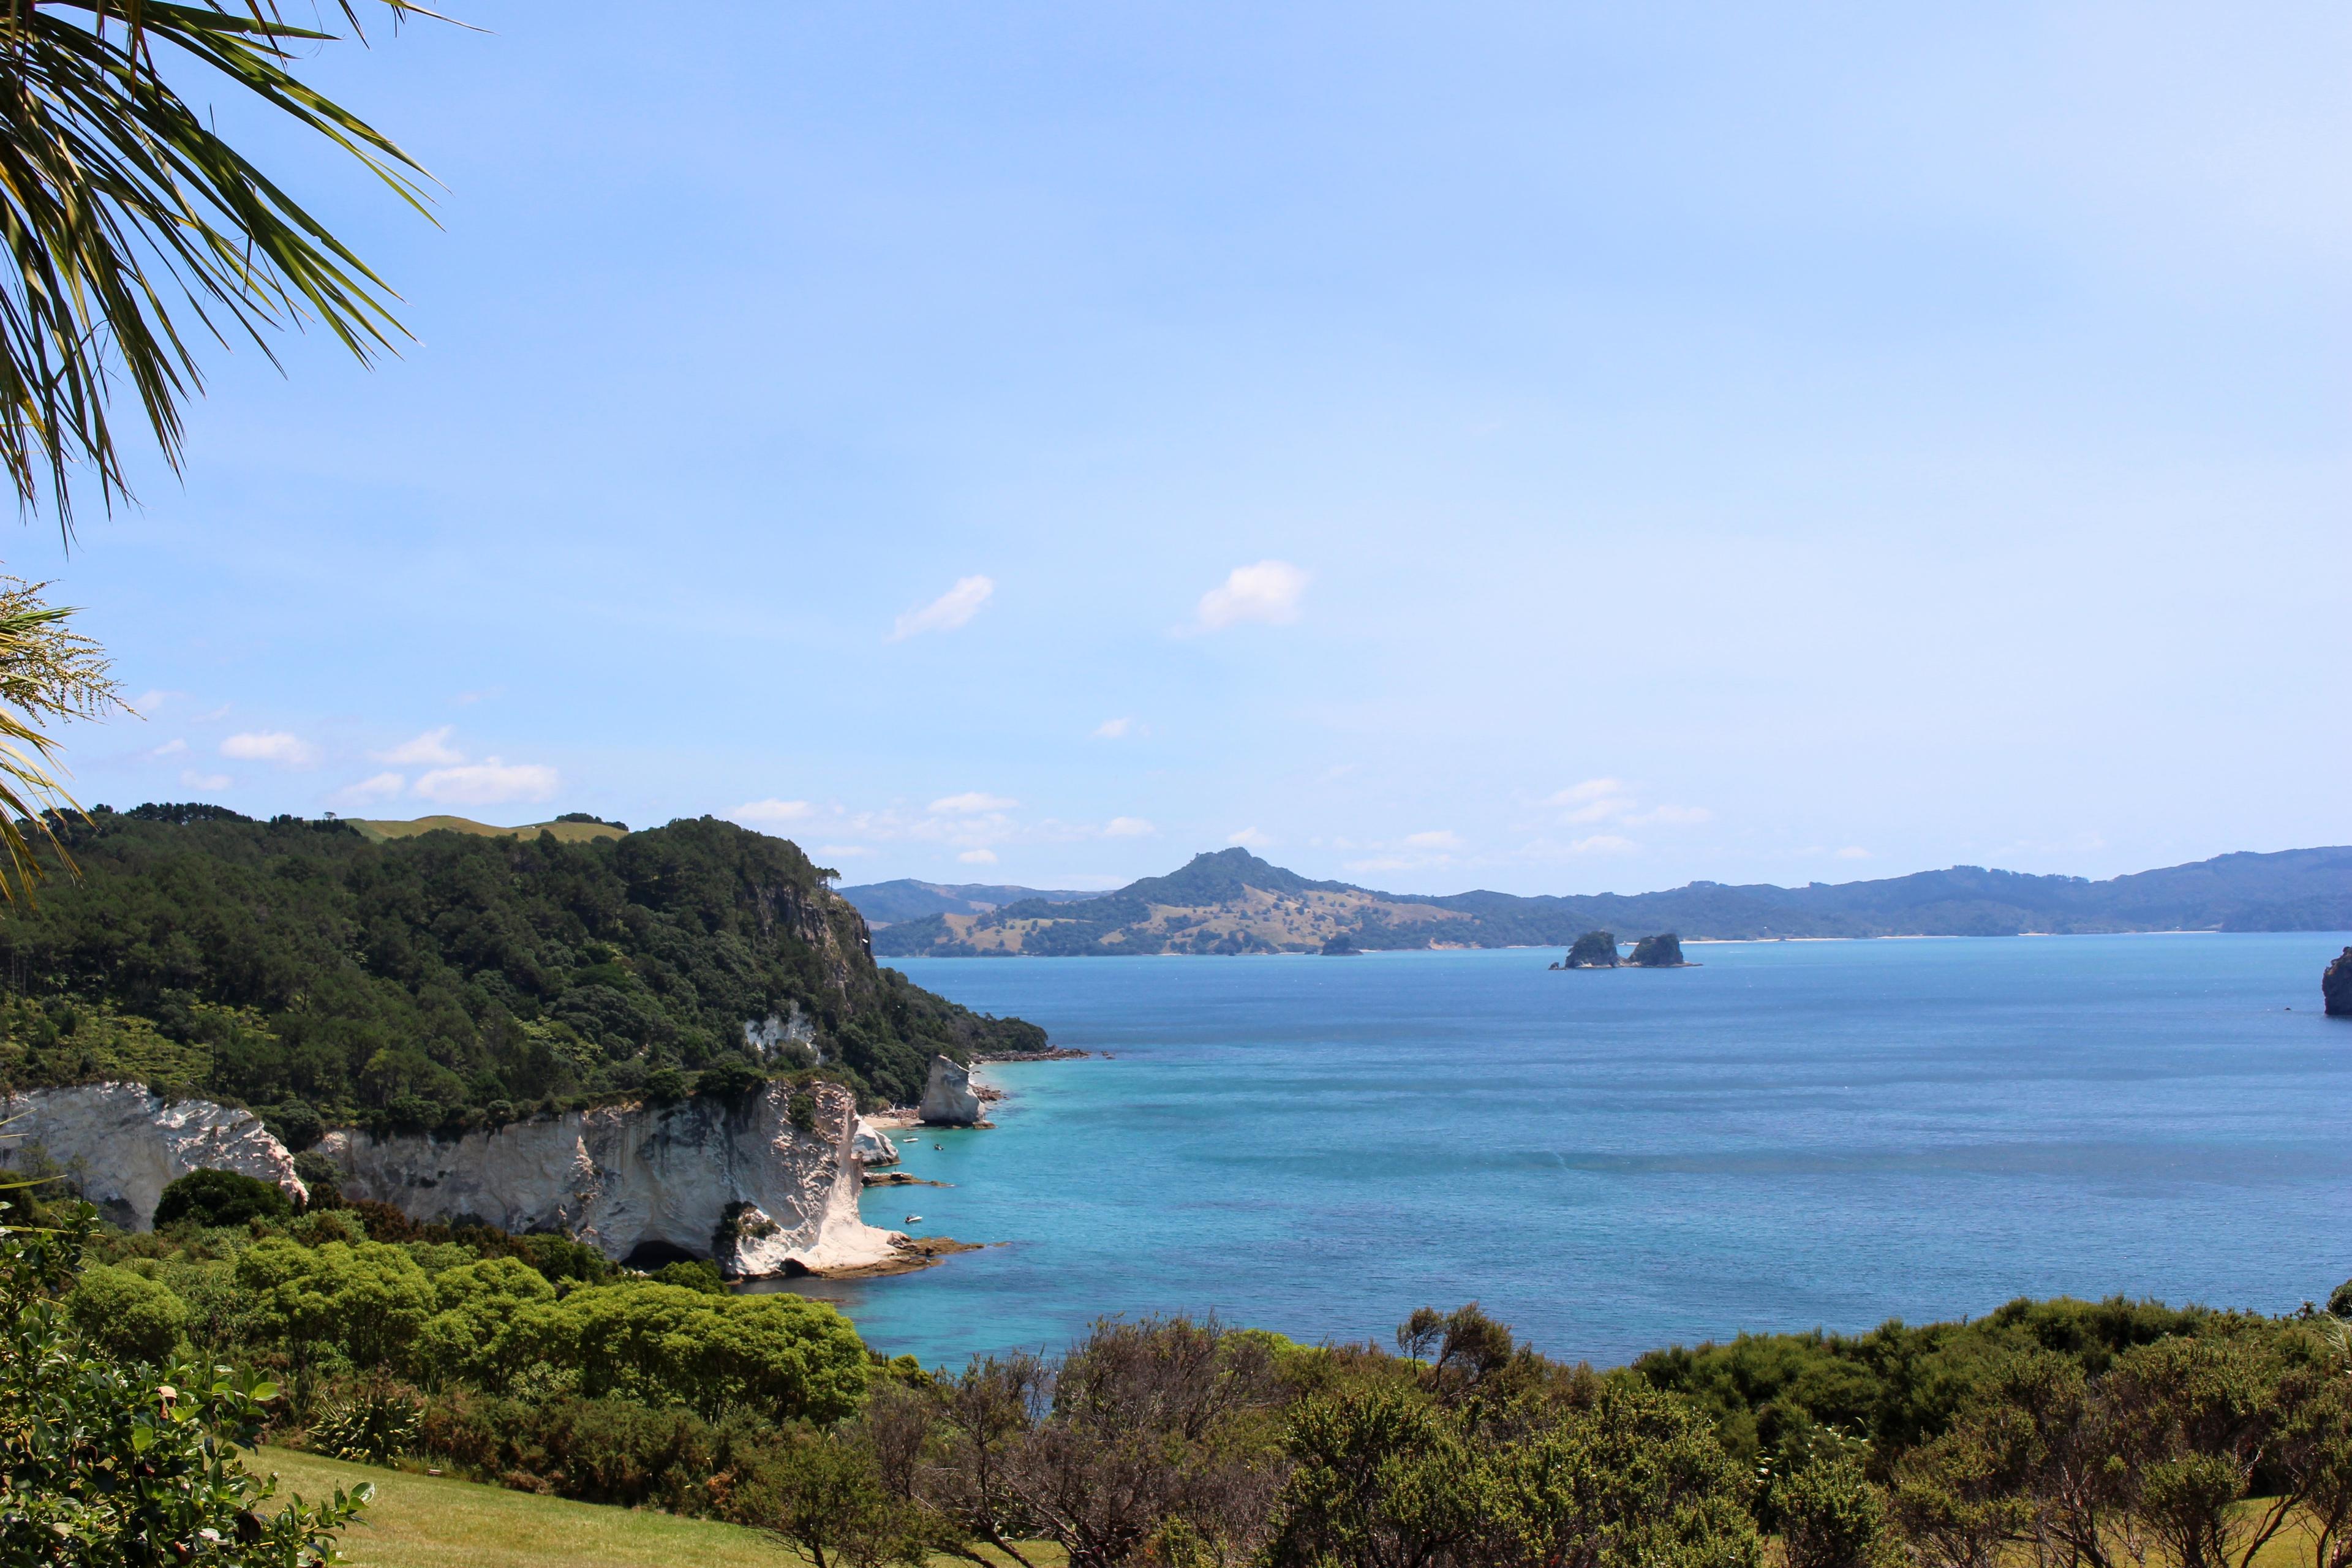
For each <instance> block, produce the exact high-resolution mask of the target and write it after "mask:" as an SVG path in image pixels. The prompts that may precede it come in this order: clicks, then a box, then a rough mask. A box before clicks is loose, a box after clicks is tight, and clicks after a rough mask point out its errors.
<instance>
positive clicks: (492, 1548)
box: [247, 1448, 1066, 1568]
mask: <svg viewBox="0 0 2352 1568" xmlns="http://www.w3.org/2000/svg"><path fill="white" fill-rule="evenodd" d="M247 1466H248V1468H251V1469H252V1470H253V1471H254V1472H255V1473H256V1474H259V1475H267V1474H268V1473H269V1472H270V1471H272V1470H275V1471H277V1472H278V1476H279V1477H280V1479H282V1480H283V1482H284V1485H283V1486H282V1487H281V1488H280V1491H281V1492H288V1491H294V1492H300V1493H301V1494H302V1496H303V1497H304V1498H305V1499H307V1500H311V1501H316V1500H318V1499H320V1497H331V1496H333V1495H334V1490H335V1489H336V1488H337V1487H339V1486H340V1487H342V1488H344V1489H350V1488H351V1487H352V1486H354V1485H356V1484H357V1483H359V1482H361V1481H370V1482H373V1484H374V1486H375V1501H374V1502H373V1503H371V1504H369V1505H368V1510H367V1512H366V1513H365V1514H364V1515H362V1518H364V1519H365V1520H366V1521H367V1522H366V1523H364V1524H359V1525H354V1526H353V1527H352V1528H351V1529H350V1530H347V1531H344V1532H343V1540H342V1550H343V1555H344V1556H345V1557H347V1558H349V1559H350V1560H351V1563H352V1568H670V1565H672V1564H675V1565H677V1568H809V1562H808V1559H807V1558H805V1557H803V1556H802V1555H801V1554H800V1553H799V1552H795V1551H793V1549H792V1548H790V1547H788V1546H786V1545H784V1544H783V1543H782V1542H778V1541H775V1540H773V1539H772V1538H770V1537H768V1536H765V1535H762V1534H761V1533H760V1532H759V1531H756V1530H746V1529H744V1528H743V1527H742V1526H740V1525H735V1524H719V1523H718V1522H716V1521H711V1520H707V1519H680V1518H678V1517H677V1515H676V1514H668V1513H656V1512H655V1511H653V1510H638V1509H628V1508H607V1507H605V1506H604V1505H602V1504H599V1503H593V1502H568V1501H566V1500H563V1499H562V1498H551V1497H540V1496H537V1495H536V1494H534V1493H531V1492H515V1491H508V1490H507V1489H505V1488H503V1487H486V1486H477V1485H476V1484H475V1483H473V1482H472V1481H453V1480H449V1479H445V1478H442V1477H436V1476H420V1475H417V1474H415V1473H414V1472H413V1471H408V1470H381V1469H378V1468H375V1467H374V1466H373V1465H353V1464H348V1463H345V1462H344V1461H343V1460H341V1459H327V1458H320V1457H319V1456H318V1455H316V1454H305V1453H302V1452H299V1450H297V1449H293V1448H264V1449H262V1450H260V1452H258V1453H257V1454H255V1455H253V1456H251V1457H250V1458H249V1459H248V1461H247ZM1022 1551H1023V1552H1024V1555H1026V1556H1027V1557H1028V1559H1029V1560H1030V1562H1031V1563H1034V1564H1035V1565H1036V1568H1064V1564H1065V1563H1066V1559H1065V1557H1064V1556H1063V1553H1062V1552H1061V1550H1060V1549H1059V1548H1058V1547H1055V1546H1049V1545H1044V1544H1036V1545H1029V1546H1024V1547H1023V1549H1022ZM981 1555H982V1556H983V1557H986V1558H988V1559H990V1560H991V1561H992V1562H1003V1568H1014V1564H1013V1563H1010V1562H1008V1561H1003V1554H1002V1553H1000V1552H997V1551H996V1549H995V1548H993V1547H986V1546H984V1547H982V1548H981ZM932 1562H933V1563H934V1564H935V1568H969V1564H966V1563H961V1560H959V1559H956V1558H950V1557H936V1558H933V1559H932Z"/></svg>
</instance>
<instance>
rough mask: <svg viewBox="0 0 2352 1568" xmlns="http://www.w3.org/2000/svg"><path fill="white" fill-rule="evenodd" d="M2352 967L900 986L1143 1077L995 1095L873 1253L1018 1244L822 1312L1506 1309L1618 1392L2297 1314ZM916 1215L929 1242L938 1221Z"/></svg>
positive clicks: (2322, 949) (1243, 970) (2285, 950)
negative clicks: (2135, 1313) (1931, 1332)
mask: <svg viewBox="0 0 2352 1568" xmlns="http://www.w3.org/2000/svg"><path fill="white" fill-rule="evenodd" d="M2347 940H2352V938H2347V937H2346V936H2343V935H2333V936H2319V935H2313V934H2310V933H2294V934H2284V935H2274V934H2253V935H2234V934H2232V935H2207V934H2198V935H2178V936H2114V937H2063V938H2009V939H1977V940H1970V939H1960V940H1935V941H1879V942H1771V943H1752V944H1750V943H1713V944H1693V945H1692V946H1691V948H1690V949H1689V956H1691V957H1692V958H1694V959H1696V960H1697V961H1698V962H1699V964H1700V967H1697V968H1691V969H1680V970H1667V971H1630V970H1620V971H1613V972H1612V971H1601V972H1590V973H1588V972H1558V973H1556V972H1551V971H1549V970H1548V969H1547V968H1546V964H1547V963H1549V961H1550V960H1551V959H1553V958H1556V957H1557V956H1558V954H1557V952H1549V951H1538V950H1527V949H1520V950H1499V951H1478V952H1402V953H1368V954H1364V955H1362V956H1359V957H1348V958H1322V957H1285V958H1266V957H1255V958H1189V957H1188V958H1176V959H1169V958H1137V959H1059V960H1055V959H1013V960H1005V959H995V960H991V959H933V960H913V961H906V962H903V963H901V964H900V965H899V966H900V967H902V968H903V969H905V970H906V972H907V973H908V974H909V975H910V976H911V977H912V978H913V979H915V980H916V981H917V982H918V983H919V984H923V985H926V986H929V987H930V988H932V989H934V990H936V991H939V992H940V993H942V994H946V995H948V996H950V997H953V998H954V999H955V1000H957V1001H959V1002H962V1003H964V1004H966V1005H970V1006H972V1007H975V1008H979V1009H981V1010H982V1011H985V1012H991V1013H1000V1014H1002V1013H1013V1014H1018V1015H1020V1016H1024V1017H1026V1018H1029V1019H1032V1020H1034V1022H1036V1023H1039V1024H1042V1025H1044V1026H1045V1027H1046V1028H1047V1029H1048V1030H1049V1031H1051V1033H1052V1036H1053V1038H1054V1042H1055V1044H1056V1045H1058V1046H1065V1047H1080V1048H1084V1049H1087V1050H1091V1051H1103V1052H1108V1053H1110V1055H1109V1057H1108V1059H1099V1058H1098V1059H1092V1060H1085V1061H1066V1062H1050V1063H1033V1064H1017V1065H1006V1066H1000V1067H996V1068H990V1069H988V1071H989V1075H990V1077H991V1078H992V1080H993V1081H995V1082H996V1083H998V1084H1000V1085H1002V1086H1003V1088H1004V1089H1006V1090H1007V1091H1008V1098H1007V1099H1005V1100H1003V1101H1001V1102H999V1103H998V1104H997V1105H996V1106H995V1107H994V1108H993V1110H992V1117H993V1120H994V1121H996V1123H997V1125H996V1127H994V1128H993V1129H992V1130H973V1131H919V1132H917V1133H914V1134H911V1135H909V1136H908V1137H907V1138H906V1139H905V1140H903V1144H902V1146H903V1147H904V1149H905V1151H906V1159H905V1168H906V1169H907V1170H908V1171H909V1172H910V1173H914V1174H916V1175H919V1176H923V1177H926V1178H929V1179H934V1180H938V1181H942V1182H946V1183H949V1184H950V1185H948V1186H944V1187H885V1188H873V1189H869V1190H868V1191H867V1193H866V1195H865V1199H864V1205H865V1213H866V1218H867V1219H868V1220H869V1221H870V1222H872V1223H874V1224H877V1225H887V1226H893V1227H894V1228H902V1229H908V1230H911V1231H914V1232H917V1233H919V1234H922V1235H934V1236H952V1237H958V1238H960V1239H962V1240H967V1241H977V1242H985V1243H990V1244H992V1245H990V1246H989V1247H986V1248H985V1249H984V1250H982V1251H979V1252H972V1253H966V1254H961V1255H958V1256H955V1257H952V1258H949V1259H948V1260H947V1261H946V1262H945V1263H944V1264H942V1265H941V1266H940V1267H939V1268H931V1269H928V1270H925V1271H923V1272H921V1273H919V1274H913V1275H907V1276H902V1277H898V1278H895V1279H880V1280H870V1281H856V1282H847V1281H842V1282H813V1281H807V1280H798V1281H793V1282H791V1284H790V1285H789V1286H788V1287H787V1288H788V1289H796V1290H801V1291H803V1292H805V1293H809V1294H818V1295H823V1296H825V1297H827V1298H828V1299H831V1300H835V1301H836V1302H837V1303H838V1304H839V1305H840V1306H841V1307H842V1308H843V1309H844V1310H845V1311H847V1312H848V1313H849V1314H850V1315H851V1316H852V1317H853V1318H854V1319H855V1320H856V1322H857V1324H858V1326H859V1328H860V1330H861V1331H862V1332H864V1334H865V1335H866V1339H867V1341H868V1342H870V1343H872V1344H874V1345H875V1346H877V1348H879V1349H882V1350H884V1351H887V1352H890V1353H894V1354H896V1353H900V1352H911V1353H913V1354H915V1355H917V1356H919V1358H921V1360H922V1361H923V1362H924V1363H926V1364H929V1365H941V1364H945V1365H950V1366H953V1365H961V1363H962V1362H963V1361H964V1359H965V1358H966V1357H968V1356H970V1355H971V1354H974V1353H980V1352H993V1351H1002V1350H1005V1349H1009V1348H1013V1347H1018V1346H1026V1347H1031V1348H1038V1347H1043V1348H1048V1349H1054V1348H1058V1347H1060V1346H1061V1345H1063V1344H1065V1343H1066V1342H1069V1341H1070V1340H1071V1339H1072V1338H1073V1337H1074V1336H1076V1335H1077V1334H1079V1333H1081V1332H1082V1331H1084V1330H1085V1328H1086V1326H1087V1323H1088V1322H1090V1321H1092V1320H1093V1319H1095V1318H1097V1317H1098V1316H1102V1315H1107V1314H1118V1313H1124V1314H1130V1315H1131V1314H1139V1313H1146V1312H1153V1311H1176V1310H1181V1311H1189V1312H1195V1313H1199V1312H1208V1311H1214V1312H1216V1313H1218V1314H1220V1315H1221V1316H1222V1317H1223V1318H1224V1319H1225V1320H1226V1321H1229V1322H1235V1323H1244V1324H1250V1325H1255V1326H1259V1327H1265V1328H1272V1329H1278V1330H1280V1331H1283V1332H1286V1333H1288V1334H1290V1335H1292V1336H1294V1337H1296V1338H1298V1339H1301V1340H1307V1341H1318V1340H1327V1339H1328V1340H1360V1339H1364V1338H1372V1339H1377V1340H1381V1341H1382V1342H1386V1341H1387V1340H1388V1338H1389V1336H1390V1334H1391V1332H1392V1331H1393V1328H1394V1325H1395V1324H1396V1323H1397V1322H1398V1321H1401V1320H1402V1318H1403V1317H1404V1316H1405V1315H1406V1314H1407V1313H1408V1312H1410V1311H1411V1310H1412V1309H1413V1308H1415V1307H1418V1306H1422V1305H1435V1306H1439V1307H1448V1306H1452V1305H1454V1304H1457V1303H1459V1302H1463V1301H1466V1300H1477V1301H1479V1302H1481V1303H1483V1304H1484V1306H1485V1307H1486V1310H1488V1311H1489V1312H1491V1313H1493V1314H1494V1315H1496V1316H1497V1317H1499V1318H1501V1319H1503V1320H1504V1321H1507V1322H1509V1323H1511V1324H1513V1325H1514V1326H1515V1327H1516V1328H1517V1330H1518V1331H1520V1333H1521V1334H1522V1336H1523V1337H1525V1338H1527V1339H1528V1340H1530V1341H1532V1342H1534V1343H1535V1344H1536V1345H1537V1346H1538V1348H1539V1349H1541V1350H1543V1351H1545V1352H1547V1353H1549V1354H1552V1355H1555V1356H1562V1357H1566V1358H1568V1359H1571V1360H1573V1359H1580V1358H1582V1359H1590V1360H1591V1361H1592V1362H1594V1363H1596V1364H1613V1363H1622V1362H1623V1361H1625V1360H1628V1359H1630V1358H1631V1357H1633V1356H1634V1355H1636V1354H1638V1353H1640V1352H1643V1351H1644V1350H1647V1349H1650V1348H1652V1347H1654V1346H1657V1345H1662V1344H1665V1343H1669V1342H1694V1341H1696V1340H1699V1339H1702V1338H1710V1337H1712V1338H1722V1337H1725V1336H1727V1335H1730V1334H1733V1333H1736V1332H1738V1331H1742V1330H1758V1331H1777V1330H1791V1329H1804V1328H1809V1327H1812V1326H1816V1325H1820V1326H1825V1327H1827V1328H1830V1329H1832V1330H1845V1331H1852V1330H1861V1329H1867V1328H1869V1327H1871V1326H1873V1325H1874V1324H1876V1323H1878V1322H1880V1321H1884V1320H1885V1319H1886V1318H1889V1317H1895V1316H1900V1317H1903V1318H1906V1319H1909V1320H1911V1321H1925V1320H1927V1319H1932V1318H1945V1317H1954V1316H1960V1315H1973V1314H1977V1313H1981V1312H1983V1311H1985V1310H1989V1309H1990V1308H1992V1307H1994V1306H1997V1305H1998V1304H2000V1302H2002V1301H2004V1300H2009V1299H2011V1298H2012V1297H2015V1296H2019V1295H2050V1294H2055V1293H2060V1292H2065V1293H2071V1294H2075V1295H2083V1296H2094V1297H2095V1296H2104V1295H2107V1294H2111V1293H2116V1292H2122V1293H2125V1294H2128V1295H2150V1296H2157V1297H2160V1298H2163V1299H2165V1300H2171V1301H2175V1302H2179V1301H2189V1300H2198V1301H2205V1302H2209V1303H2211V1304H2215V1305H2233V1306H2245V1307H2252V1308H2257V1309H2260V1310H2264V1311H2282V1310H2291V1309H2293V1308H2294V1306H2295V1305H2296V1304H2297V1303H2298V1302H2300V1301H2303V1300H2306V1299H2310V1298H2318V1299H2322V1300H2324V1299H2325V1298H2326V1293H2327V1291H2328V1290H2329V1289H2331V1288H2332V1287H2333V1286H2334V1285H2336V1283H2337V1282H2338V1281H2340V1280H2342V1279H2345V1278H2346V1277H2347V1275H2352V1182H2348V1181H2347V1179H2348V1178H2352V1021H2347V1020H2341V1019H2329V1018H2325V1017H2323V1016H2321V1014H2320V1010H2319V994H2318V977H2319V973H2320V970H2321V968H2322V967H2323V966H2324V965H2325V963H2326V961H2327V960H2328V958H2330V957H2331V956H2333V955H2334V954H2335V953H2336V952H2338V951H2340V950H2341V949H2342V948H2343V947H2344V945H2345V944H2346V942H2347ZM909 1215H921V1218H920V1219H919V1221H909V1219H908V1216H909Z"/></svg>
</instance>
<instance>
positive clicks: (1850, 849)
mask: <svg viewBox="0 0 2352 1568" xmlns="http://www.w3.org/2000/svg"><path fill="white" fill-rule="evenodd" d="M1837 858H1839V859H1841V860H1867V859H1869V858H1870V851H1869V850H1867V849H1864V847H1862V846H1861V845H1859V844H1849V845H1847V846H1846V847H1844V848H1843V849H1841V850H1839V851H1838V852H1837Z"/></svg>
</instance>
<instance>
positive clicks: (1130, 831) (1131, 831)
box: [1103, 816, 1160, 838]
mask: <svg viewBox="0 0 2352 1568" xmlns="http://www.w3.org/2000/svg"><path fill="white" fill-rule="evenodd" d="M1159 831H1160V829H1158V828H1156V827H1154V826H1151V824H1150V823H1149V822H1146V821H1145V820H1144V819H1143V818H1141V817H1139V816H1114V817H1112V818H1111V819H1110V821H1109V822H1108V823H1107V824H1105V825H1104V826H1103V836H1104V837H1107V838H1149V837H1151V835H1153V834H1155V833H1157V832H1159Z"/></svg>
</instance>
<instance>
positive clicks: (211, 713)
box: [193, 702, 234, 724]
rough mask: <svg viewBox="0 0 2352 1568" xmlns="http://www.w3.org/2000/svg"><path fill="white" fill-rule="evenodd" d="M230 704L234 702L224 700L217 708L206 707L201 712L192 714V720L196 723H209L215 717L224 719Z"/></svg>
mask: <svg viewBox="0 0 2352 1568" xmlns="http://www.w3.org/2000/svg"><path fill="white" fill-rule="evenodd" d="M232 706H234V704H231V703H227V702H224V703H222V704H221V705H220V706H219V707H217V708H211V709H207V710H205V711H204V712H202V713H198V714H194V715H193V719H194V722H196V723H198V724H209V723H211V722H213V721H215V720H216V719H226V718H227V717H228V710H229V709H230V708H231V707H232Z"/></svg>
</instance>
